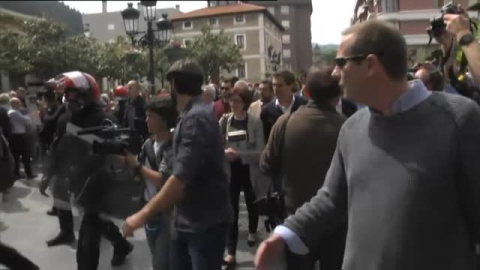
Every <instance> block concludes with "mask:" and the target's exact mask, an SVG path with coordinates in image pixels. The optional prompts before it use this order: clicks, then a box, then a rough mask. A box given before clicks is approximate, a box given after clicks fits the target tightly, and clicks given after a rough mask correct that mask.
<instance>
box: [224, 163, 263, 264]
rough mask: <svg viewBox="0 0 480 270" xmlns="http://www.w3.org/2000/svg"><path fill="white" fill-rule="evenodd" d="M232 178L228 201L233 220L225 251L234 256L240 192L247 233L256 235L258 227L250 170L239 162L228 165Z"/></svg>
mask: <svg viewBox="0 0 480 270" xmlns="http://www.w3.org/2000/svg"><path fill="white" fill-rule="evenodd" d="M230 168H231V172H232V176H231V179H230V199H231V204H232V207H233V213H234V220H233V224H232V225H231V226H230V228H229V233H228V242H227V249H228V254H230V255H235V253H236V251H237V242H238V215H239V205H238V204H239V200H240V192H241V191H242V190H243V193H244V195H245V203H246V205H247V211H248V231H249V233H256V232H257V227H258V211H257V208H256V206H255V205H254V202H255V193H254V192H253V187H252V183H251V182H250V168H249V166H248V165H242V164H241V163H240V162H232V163H230Z"/></svg>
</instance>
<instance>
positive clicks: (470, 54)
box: [443, 5, 480, 85]
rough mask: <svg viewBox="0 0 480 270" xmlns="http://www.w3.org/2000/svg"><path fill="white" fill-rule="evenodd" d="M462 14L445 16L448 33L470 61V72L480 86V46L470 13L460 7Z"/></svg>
mask: <svg viewBox="0 0 480 270" xmlns="http://www.w3.org/2000/svg"><path fill="white" fill-rule="evenodd" d="M458 9H459V12H460V14H445V15H444V16H443V19H444V22H445V24H446V30H447V32H448V33H449V34H450V35H451V36H452V37H453V38H454V40H455V41H456V42H457V44H458V45H460V46H461V48H462V51H463V53H464V54H465V57H466V59H467V60H468V67H469V71H470V73H471V75H472V77H473V81H474V83H475V85H480V45H479V43H478V41H477V39H476V37H475V35H474V33H472V30H471V22H470V18H469V17H468V13H467V12H466V11H465V10H464V9H463V8H462V7H461V6H460V5H458Z"/></svg>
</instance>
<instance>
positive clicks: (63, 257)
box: [0, 178, 266, 270]
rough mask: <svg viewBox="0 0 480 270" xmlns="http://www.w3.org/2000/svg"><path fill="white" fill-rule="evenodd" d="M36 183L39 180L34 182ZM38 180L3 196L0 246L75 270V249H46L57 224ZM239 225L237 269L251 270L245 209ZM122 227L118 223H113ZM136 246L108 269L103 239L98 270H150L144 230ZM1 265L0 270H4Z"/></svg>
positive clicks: (49, 269) (51, 266) (49, 266)
mask: <svg viewBox="0 0 480 270" xmlns="http://www.w3.org/2000/svg"><path fill="white" fill-rule="evenodd" d="M37 179H39V178H37ZM37 181H38V180H32V181H27V180H23V179H22V180H19V181H17V182H16V183H15V186H14V187H13V188H12V189H11V190H10V191H9V192H8V193H7V194H5V195H4V198H3V202H2V203H0V239H1V240H2V242H4V243H6V244H8V245H10V246H13V247H14V248H16V249H18V251H20V252H21V253H22V254H24V255H25V256H27V257H28V258H30V259H31V260H32V261H34V262H35V263H36V264H37V265H39V266H40V268H41V269H45V270H57V269H58V270H70V269H76V264H75V246H59V247H54V248H47V246H46V244H45V241H46V240H48V239H50V238H51V237H53V236H55V235H56V233H58V230H59V229H58V220H57V218H56V217H50V216H48V215H47V214H46V211H47V210H48V209H49V208H50V207H51V204H52V201H51V198H46V197H43V196H42V195H40V193H39V192H38V189H37V185H38V184H37ZM240 216H241V221H240V234H239V239H240V240H239V249H238V252H237V261H238V265H237V268H236V269H241V270H246V269H253V263H252V261H253V254H254V251H255V249H256V247H255V248H249V247H248V246H247V244H246V234H247V228H248V222H247V220H246V219H247V213H246V208H245V205H244V204H243V203H242V206H241V213H240ZM74 217H75V220H74V222H75V230H76V232H75V233H76V235H77V236H78V229H79V225H80V220H81V219H80V217H79V213H78V212H77V211H75V210H74ZM115 222H116V223H117V224H121V221H120V220H117V221H115ZM262 224H263V222H262V221H260V226H259V227H260V229H259V230H260V232H259V237H265V235H266V233H265V230H264V228H263V225H262ZM130 241H131V242H132V243H133V244H134V245H135V249H134V251H133V253H132V254H131V255H130V256H129V258H128V259H127V262H126V263H125V265H123V266H122V267H116V268H113V267H111V266H110V259H111V257H112V252H113V249H112V246H111V245H110V243H109V242H108V241H106V240H105V239H103V240H102V245H101V257H100V266H99V268H98V269H99V270H107V269H125V270H147V269H148V270H149V269H151V266H150V253H149V250H148V247H147V243H146V240H145V234H144V233H143V230H139V231H137V233H136V234H135V237H134V238H133V239H130ZM3 268H4V267H2V266H1V265H0V269H3Z"/></svg>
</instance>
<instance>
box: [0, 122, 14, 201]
mask: <svg viewBox="0 0 480 270" xmlns="http://www.w3.org/2000/svg"><path fill="white" fill-rule="evenodd" d="M14 166H15V162H14V160H13V155H12V151H11V150H10V145H9V144H8V142H7V139H5V137H4V136H3V133H2V132H1V130H0V172H2V173H0V192H4V191H6V190H8V189H10V188H11V187H12V186H13V184H14V183H15V177H14Z"/></svg>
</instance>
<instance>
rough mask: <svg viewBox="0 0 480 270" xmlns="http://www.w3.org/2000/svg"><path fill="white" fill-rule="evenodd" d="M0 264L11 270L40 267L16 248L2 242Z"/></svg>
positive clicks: (0, 245)
mask: <svg viewBox="0 0 480 270" xmlns="http://www.w3.org/2000/svg"><path fill="white" fill-rule="evenodd" d="M0 264H3V265H5V266H6V267H7V268H8V269H11V270H37V269H40V268H39V267H38V266H37V265H35V264H34V263H33V262H32V261H30V260H29V259H27V258H26V257H25V256H23V255H22V254H20V253H19V252H18V251H16V250H15V249H14V248H12V247H9V246H7V245H5V244H3V243H2V242H0Z"/></svg>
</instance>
